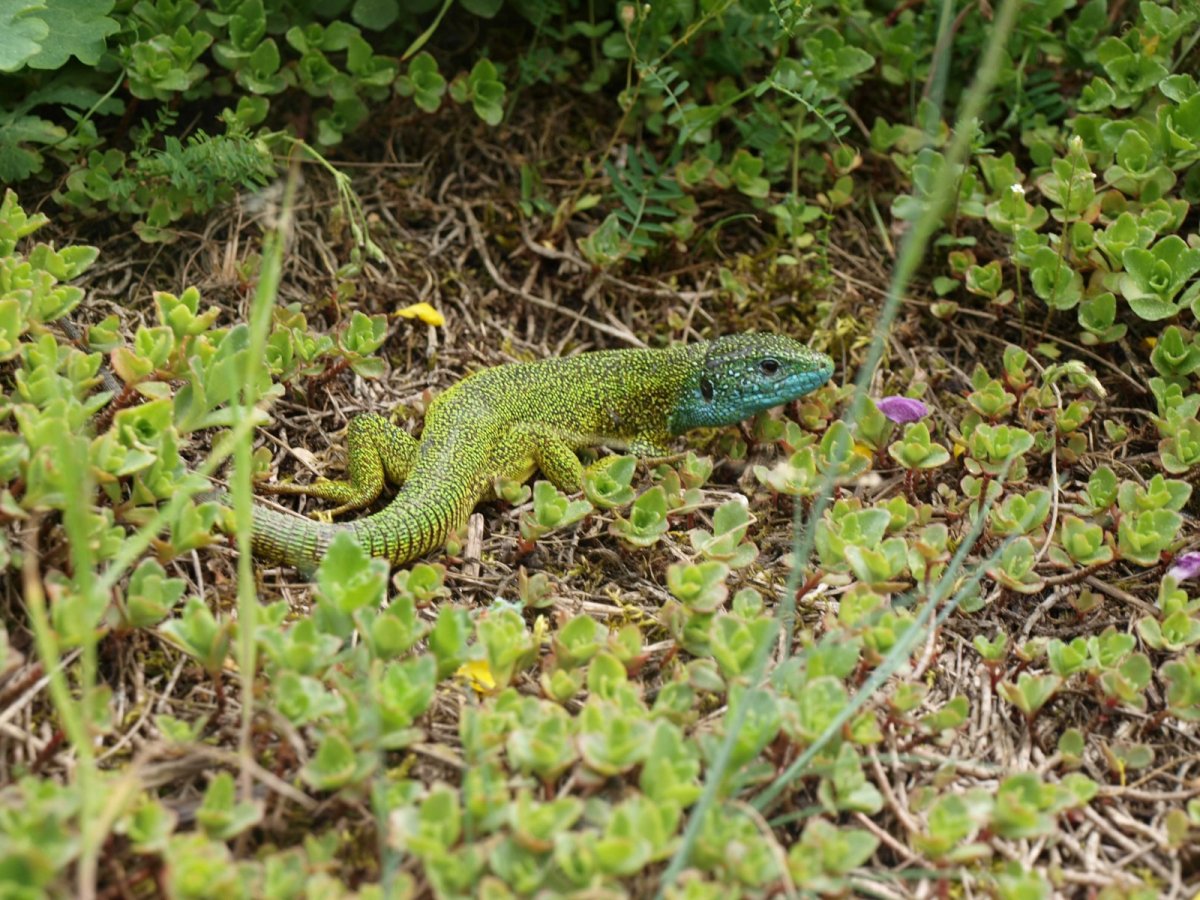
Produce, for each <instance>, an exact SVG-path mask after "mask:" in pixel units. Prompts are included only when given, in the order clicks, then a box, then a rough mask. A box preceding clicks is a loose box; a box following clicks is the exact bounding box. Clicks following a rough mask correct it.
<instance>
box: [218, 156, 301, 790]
mask: <svg viewBox="0 0 1200 900" xmlns="http://www.w3.org/2000/svg"><path fill="white" fill-rule="evenodd" d="M297 182H298V167H297V165H296V163H295V161H293V163H292V165H291V166H290V167H289V169H288V178H287V183H286V186H285V187H284V192H283V205H282V206H281V208H280V210H279V219H278V221H277V222H276V223H275V227H274V229H272V231H271V232H269V233H268V234H267V236H266V238H265V239H264V241H263V244H264V246H263V255H262V269H261V271H260V272H259V276H258V287H257V289H256V290H255V292H254V299H253V300H252V301H251V304H250V310H249V313H250V316H249V318H250V349H249V352H248V353H247V354H246V371H245V372H244V374H243V381H242V396H241V403H240V405H239V406H238V407H237V414H236V417H235V418H236V420H237V421H241V420H242V419H249V418H253V416H252V415H251V412H252V411H253V409H254V408H255V406H256V405H257V404H258V400H259V395H258V381H259V378H260V376H261V374H262V361H263V358H264V356H265V354H266V347H267V338H268V336H269V335H270V331H271V311H272V310H273V309H274V308H275V298H276V296H277V295H278V293H279V278H280V273H281V271H282V270H283V247H284V244H285V243H286V241H287V233H288V228H289V226H290V224H291V220H292V208H293V206H294V204H295V199H296V185H297ZM233 462H234V467H233V478H232V480H231V482H230V495H231V498H232V500H233V517H234V529H235V541H236V543H237V548H238V563H237V571H238V649H237V655H238V677H239V681H240V683H241V692H242V718H241V723H240V728H239V730H238V755H239V757H240V758H241V760H242V765H241V767H240V768H241V774H240V782H241V791H242V798H243V800H245V801H246V802H249V801H250V800H252V799H253V790H254V779H253V777H252V776H251V769H250V763H251V762H253V759H254V752H253V748H252V747H251V744H250V738H251V725H252V724H253V722H254V674H255V668H256V666H255V650H256V639H257V635H258V591H257V585H256V583H255V580H254V560H253V557H252V556H251V552H250V539H251V532H252V531H253V527H254V511H253V506H254V493H253V488H252V487H251V476H252V475H253V470H254V459H253V436H252V434H251V433H250V432H244V433H242V434H241V435H239V437H238V439H237V441H236V442H235V444H234V449H233Z"/></svg>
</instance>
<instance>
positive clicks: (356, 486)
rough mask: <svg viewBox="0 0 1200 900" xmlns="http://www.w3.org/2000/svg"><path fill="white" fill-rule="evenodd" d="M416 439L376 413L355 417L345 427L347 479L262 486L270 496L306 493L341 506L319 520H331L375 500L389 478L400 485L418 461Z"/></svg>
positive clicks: (327, 512)
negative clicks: (415, 461)
mask: <svg viewBox="0 0 1200 900" xmlns="http://www.w3.org/2000/svg"><path fill="white" fill-rule="evenodd" d="M418 446H419V444H418V442H417V440H416V439H415V438H414V437H413V436H412V435H410V434H408V433H407V432H406V431H403V430H402V429H400V428H397V427H396V426H395V425H393V424H392V423H391V422H389V421H388V420H387V419H385V418H384V417H383V416H380V415H376V414H374V413H367V414H366V415H361V416H355V417H354V418H353V419H351V420H350V424H349V425H348V426H347V428H346V474H347V475H348V476H349V477H348V478H345V479H327V478H319V479H317V480H316V481H315V482H313V483H312V484H274V485H262V486H260V488H259V490H261V491H263V492H264V493H268V494H288V495H295V494H303V495H304V496H306V497H317V498H319V499H321V500H331V501H333V502H334V503H337V504H339V505H338V506H337V507H336V508H335V509H331V510H328V511H323V512H322V513H321V515H320V518H322V519H324V518H331V517H333V516H337V515H340V514H342V513H344V512H350V511H351V510H355V509H361V508H362V507H364V506H367V505H368V504H370V503H372V502H374V501H375V499H376V498H377V497H378V496H379V494H380V493H381V492H382V491H383V483H384V480H385V479H386V480H387V481H388V482H389V483H391V484H394V485H397V486H398V485H401V484H403V483H404V479H405V478H407V477H408V473H409V471H410V470H411V469H412V465H413V462H414V460H416V458H417V447H418Z"/></svg>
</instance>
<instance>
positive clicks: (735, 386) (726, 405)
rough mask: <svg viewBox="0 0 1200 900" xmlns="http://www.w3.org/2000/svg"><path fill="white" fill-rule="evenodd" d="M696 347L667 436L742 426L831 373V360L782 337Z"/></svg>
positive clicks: (732, 338)
mask: <svg viewBox="0 0 1200 900" xmlns="http://www.w3.org/2000/svg"><path fill="white" fill-rule="evenodd" d="M701 348H702V349H703V353H700V352H697V354H696V355H695V356H693V357H692V361H693V362H692V365H693V369H694V371H692V372H690V373H689V374H688V378H687V380H686V382H685V383H684V386H683V390H682V391H681V392H680V395H679V398H678V400H677V401H676V404H675V407H674V408H673V409H672V410H671V413H670V416H669V418H668V423H667V424H668V428H669V429H670V431H671V433H672V434H682V433H683V432H685V431H687V430H688V429H691V428H707V427H712V426H717V425H732V424H734V423H735V422H741V421H742V420H743V419H748V418H750V417H751V416H752V415H754V414H755V413H758V412H761V411H762V410H764V409H770V408H771V407H773V406H779V405H780V404H782V403H787V402H789V401H791V400H795V399H796V398H797V397H803V396H804V395H805V394H808V393H810V392H812V391H815V390H816V389H817V388H819V387H820V386H821V385H823V384H824V383H825V382H827V381H828V380H829V378H830V376H832V375H833V360H832V359H830V358H829V357H828V356H826V355H825V354H824V353H818V352H817V351H816V350H811V349H809V348H808V347H806V346H804V345H803V344H801V343H800V342H798V341H794V340H792V339H791V338H789V337H784V336H783V335H778V334H731V335H726V336H725V337H720V338H717V339H716V340H714V341H710V342H708V343H707V344H705V345H701ZM701 348H697V350H698V351H699V350H700V349H701Z"/></svg>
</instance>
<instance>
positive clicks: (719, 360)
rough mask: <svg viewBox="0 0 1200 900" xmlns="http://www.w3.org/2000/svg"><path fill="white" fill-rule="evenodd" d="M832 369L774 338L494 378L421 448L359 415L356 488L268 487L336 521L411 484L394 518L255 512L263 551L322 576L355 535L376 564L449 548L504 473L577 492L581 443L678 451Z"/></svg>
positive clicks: (353, 425) (606, 354) (585, 356)
mask: <svg viewBox="0 0 1200 900" xmlns="http://www.w3.org/2000/svg"><path fill="white" fill-rule="evenodd" d="M832 374H833V360H831V359H830V358H829V357H828V356H825V355H824V354H822V353H818V352H816V351H814V350H810V349H809V348H808V347H805V346H804V345H803V344H800V343H798V342H796V341H794V340H792V339H791V338H786V337H782V336H779V335H772V334H735V335H729V336H726V337H721V338H717V339H716V340H713V341H707V342H703V343H697V344H688V345H681V346H678V347H672V348H669V349H665V350H602V351H597V352H593V353H582V354H580V355H578V356H574V357H570V358H566V359H548V360H542V361H539V362H532V363H514V364H509V365H502V366H496V367H495V368H491V369H485V370H483V371H481V372H478V373H476V374H474V375H471V376H470V377H468V378H465V379H463V380H462V381H460V382H458V383H457V384H455V385H453V386H452V387H450V388H449V389H448V390H446V391H444V392H443V393H442V394H440V395H439V396H438V397H437V398H436V399H435V400H434V401H433V403H432V404H430V407H429V410H428V412H427V414H426V416H425V427H424V431H423V433H422V435H421V440H420V441H417V440H416V439H414V438H413V437H412V436H410V435H409V434H407V433H405V432H404V431H402V430H400V429H399V428H397V427H396V426H394V425H392V424H391V423H390V422H388V421H387V420H386V419H384V418H383V417H382V416H378V415H364V416H359V417H357V418H355V419H353V420H352V421H351V422H350V425H349V428H348V445H349V446H348V457H349V459H348V465H347V470H348V475H349V478H348V479H347V480H344V481H327V480H324V479H320V480H318V481H316V482H315V483H313V484H310V485H276V486H273V487H269V488H267V490H268V491H269V492H271V493H281V494H282V493H286V494H307V495H309V496H313V497H319V498H322V499H325V500H331V501H333V502H336V503H338V504H340V505H339V506H338V507H337V508H336V509H334V510H332V511H330V512H329V513H328V514H327V515H328V516H330V517H332V516H334V515H338V514H340V513H344V512H348V511H350V510H354V509H359V508H361V507H364V506H366V505H368V504H370V503H372V502H373V501H374V500H375V499H376V498H377V497H378V496H379V494H380V492H381V491H382V489H383V484H384V481H385V480H386V481H389V482H391V483H393V484H397V485H401V486H402V487H401V489H400V491H399V492H398V493H397V494H396V497H395V498H394V499H393V500H392V502H391V503H390V504H389V505H388V506H387V507H386V508H385V509H383V510H382V511H380V512H378V513H376V514H374V515H371V516H366V517H365V518H362V519H358V520H355V521H350V522H346V523H338V524H330V523H327V522H319V521H314V520H312V519H306V518H302V517H300V516H297V515H295V514H288V513H283V512H279V511H277V510H274V509H271V508H269V507H266V506H262V505H259V504H255V507H254V530H253V538H252V547H253V550H254V553H255V555H256V556H259V557H261V558H263V559H267V560H273V561H277V562H283V563H287V564H289V565H294V566H298V567H300V568H305V569H311V568H313V567H314V566H316V564H317V563H318V562H319V561H320V559H321V557H322V556H323V555H324V553H325V551H326V549H327V548H328V546H329V543H330V541H332V540H333V537H334V535H335V534H337V533H338V532H339V531H347V530H348V531H350V532H352V533H353V534H354V535H355V537H357V538H358V540H359V542H360V543H361V544H362V546H363V548H364V549H366V550H367V551H368V552H369V553H370V554H371V555H373V556H380V557H385V558H386V559H389V560H391V562H392V563H394V564H399V563H404V562H408V561H409V560H411V559H414V558H416V557H418V556H421V555H423V554H425V553H428V552H429V551H430V550H433V549H434V548H436V547H439V546H441V545H442V544H443V543H444V542H445V540H446V538H447V537H448V536H449V534H450V533H451V531H452V530H455V529H457V528H460V527H461V526H462V525H463V524H464V523H465V522H466V520H467V517H468V516H469V515H470V514H471V511H472V510H473V509H474V508H475V505H476V504H477V503H479V502H481V501H483V500H486V499H488V498H490V497H491V496H492V488H493V485H494V484H495V481H496V479H498V478H507V479H513V480H517V481H525V480H526V479H528V478H529V477H530V476H531V475H532V474H533V473H534V471H535V470H537V469H540V470H541V471H542V473H543V474H544V475H545V476H546V478H547V479H549V480H550V482H551V483H553V484H554V485H555V486H556V487H558V488H559V489H560V490H563V491H566V492H568V493H573V492H575V491H578V490H579V489H580V487H581V485H582V477H583V466H582V464H581V463H580V461H579V458H578V457H577V456H576V455H575V451H576V450H577V449H579V448H581V447H588V446H598V445H603V446H609V447H616V448H623V449H627V450H629V451H630V452H632V453H635V454H637V455H639V456H665V455H667V453H668V451H667V449H666V445H667V444H668V443H669V442H670V440H671V438H672V437H674V436H676V435H679V434H682V433H683V432H685V431H688V430H689V429H692V428H702V427H708V426H717V425H732V424H734V423H736V422H740V421H742V420H744V419H747V418H749V417H750V416H752V415H754V414H755V413H757V412H760V411H761V410H764V409H769V408H771V407H773V406H779V405H780V404H782V403H786V402H788V401H790V400H794V399H795V398H797V397H801V396H803V395H804V394H807V393H809V392H811V391H814V390H816V389H817V388H819V387H820V386H821V385H823V384H824V383H825V382H826V381H828V380H829V378H830V376H831V375H832Z"/></svg>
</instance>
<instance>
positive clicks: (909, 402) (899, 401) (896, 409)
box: [875, 397, 929, 425]
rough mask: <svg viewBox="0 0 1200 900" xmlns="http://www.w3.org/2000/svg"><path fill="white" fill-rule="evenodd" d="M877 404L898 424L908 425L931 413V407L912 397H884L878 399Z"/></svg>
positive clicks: (882, 411) (880, 409)
mask: <svg viewBox="0 0 1200 900" xmlns="http://www.w3.org/2000/svg"><path fill="white" fill-rule="evenodd" d="M875 406H876V407H878V409H879V411H880V412H881V413H883V414H884V415H885V416H887V417H888V418H889V419H891V420H892V421H893V422H895V423H897V424H898V425H907V424H908V423H909V422H916V421H917V420H918V419H923V418H925V417H926V416H927V415H929V407H928V406H926V405H925V404H924V403H922V402H921V401H920V400H914V399H913V398H912V397H884V398H882V399H881V400H876V401H875Z"/></svg>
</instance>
